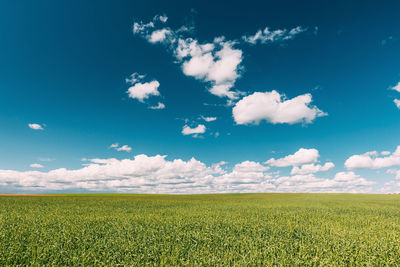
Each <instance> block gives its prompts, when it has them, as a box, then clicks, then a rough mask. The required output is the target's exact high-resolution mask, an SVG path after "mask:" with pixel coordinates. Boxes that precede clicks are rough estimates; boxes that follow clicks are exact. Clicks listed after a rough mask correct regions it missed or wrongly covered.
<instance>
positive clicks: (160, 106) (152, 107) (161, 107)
mask: <svg viewBox="0 0 400 267" xmlns="http://www.w3.org/2000/svg"><path fill="white" fill-rule="evenodd" d="M164 108H165V105H164V103H161V102H158V104H157V105H156V106H150V107H149V109H164Z"/></svg>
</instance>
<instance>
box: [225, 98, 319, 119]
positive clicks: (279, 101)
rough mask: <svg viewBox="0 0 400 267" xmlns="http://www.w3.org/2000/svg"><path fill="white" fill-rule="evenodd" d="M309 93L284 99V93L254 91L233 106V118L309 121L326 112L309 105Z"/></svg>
mask: <svg viewBox="0 0 400 267" xmlns="http://www.w3.org/2000/svg"><path fill="white" fill-rule="evenodd" d="M311 101H312V96H311V94H304V95H300V96H297V97H295V98H292V99H289V100H286V98H285V96H284V95H281V94H279V93H278V92H277V91H275V90H273V91H271V92H265V93H262V92H255V93H253V94H251V95H249V96H245V97H243V98H242V99H241V100H240V101H239V102H237V103H236V105H235V106H234V107H233V110H232V113H233V118H234V120H235V122H236V123H237V124H259V123H260V121H261V120H266V121H269V122H270V123H273V124H276V123H288V124H294V123H300V122H302V123H311V122H312V121H313V120H314V119H315V118H317V117H321V116H326V115H327V114H326V113H325V112H323V111H321V110H320V109H318V108H317V107H315V106H310V103H311Z"/></svg>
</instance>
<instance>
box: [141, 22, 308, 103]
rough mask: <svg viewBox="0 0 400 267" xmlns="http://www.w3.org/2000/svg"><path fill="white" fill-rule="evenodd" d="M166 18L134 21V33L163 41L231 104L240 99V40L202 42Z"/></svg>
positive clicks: (267, 38)
mask: <svg viewBox="0 0 400 267" xmlns="http://www.w3.org/2000/svg"><path fill="white" fill-rule="evenodd" d="M165 17H166V16H165ZM166 21H167V20H166V19H165V20H163V19H161V17H160V16H156V17H154V18H153V21H151V22H149V23H143V22H135V23H134V24H133V33H134V34H135V35H139V36H141V37H142V38H144V39H146V40H147V41H148V42H149V43H153V44H157V43H161V44H163V45H164V46H165V47H166V48H167V49H168V50H170V51H171V52H172V54H173V55H174V57H175V59H176V63H178V64H180V65H181V67H182V71H183V73H184V74H185V75H187V76H190V77H193V78H195V79H197V80H201V81H203V82H205V83H207V84H208V90H209V92H210V93H211V94H213V95H216V96H218V97H226V98H228V103H229V104H231V103H232V101H233V100H235V99H237V98H238V96H239V95H240V94H241V92H239V91H237V90H236V91H234V90H232V88H233V87H234V85H235V83H236V80H237V79H238V78H240V76H241V70H242V69H243V67H242V66H241V63H242V61H243V51H242V50H241V49H240V48H238V46H239V45H240V42H238V41H232V40H226V39H225V37H224V36H220V37H216V38H214V40H213V41H212V42H200V41H199V40H197V39H196V38H194V37H193V36H190V34H191V33H192V28H191V27H186V26H182V27H180V28H178V29H176V30H173V29H171V28H169V27H166V26H165V25H164V23H165V22H166ZM160 22H161V25H160ZM306 30H307V29H305V28H303V27H300V26H298V27H295V28H293V29H290V30H286V29H284V30H274V31H270V30H269V29H268V27H267V28H265V29H264V30H263V31H261V30H259V31H258V32H257V33H256V34H255V35H253V36H243V37H242V39H243V40H244V41H245V42H248V43H251V44H256V43H257V42H260V43H271V42H283V41H287V40H291V39H293V38H294V37H295V36H296V35H298V34H300V33H302V32H304V31H306Z"/></svg>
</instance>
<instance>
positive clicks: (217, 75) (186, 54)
mask: <svg viewBox="0 0 400 267" xmlns="http://www.w3.org/2000/svg"><path fill="white" fill-rule="evenodd" d="M234 45H235V43H234V42H232V41H225V40H224V38H215V39H214V42H213V43H205V44H199V43H198V41H197V40H194V39H191V38H187V39H179V40H178V46H177V48H176V51H175V54H176V57H177V58H178V59H180V60H181V61H182V71H183V73H184V74H185V75H187V76H191V77H194V78H195V79H198V80H203V81H205V82H209V83H210V84H211V87H210V88H209V91H210V93H212V94H213V95H216V96H219V97H228V98H229V99H235V98H237V92H233V91H231V88H232V87H233V86H234V84H235V82H236V79H237V78H239V77H240V74H239V71H240V68H239V65H240V63H241V62H242V59H243V57H242V51H241V50H240V49H236V48H234Z"/></svg>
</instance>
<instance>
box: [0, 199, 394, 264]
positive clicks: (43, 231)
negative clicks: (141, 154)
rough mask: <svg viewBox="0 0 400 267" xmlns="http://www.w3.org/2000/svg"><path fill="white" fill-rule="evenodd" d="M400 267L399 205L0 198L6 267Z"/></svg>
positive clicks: (0, 251)
mask: <svg viewBox="0 0 400 267" xmlns="http://www.w3.org/2000/svg"><path fill="white" fill-rule="evenodd" d="M8 265H30V266H43V265H64V266H65V265H68V266H76V265H80V266H116V265H122V266H145V265H147V266H163V265H173V266H177V265H178V266H181V265H188V266H260V265H264V266H269V265H275V266H276V265H278V266H296V265H308V266H382V265H387V266H399V265H400V196H399V195H356V194H354V195H353V194H222V195H193V196H167V195H63V196H54V195H52V196H43V195H41V196H4V195H3V196H0V266H8Z"/></svg>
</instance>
